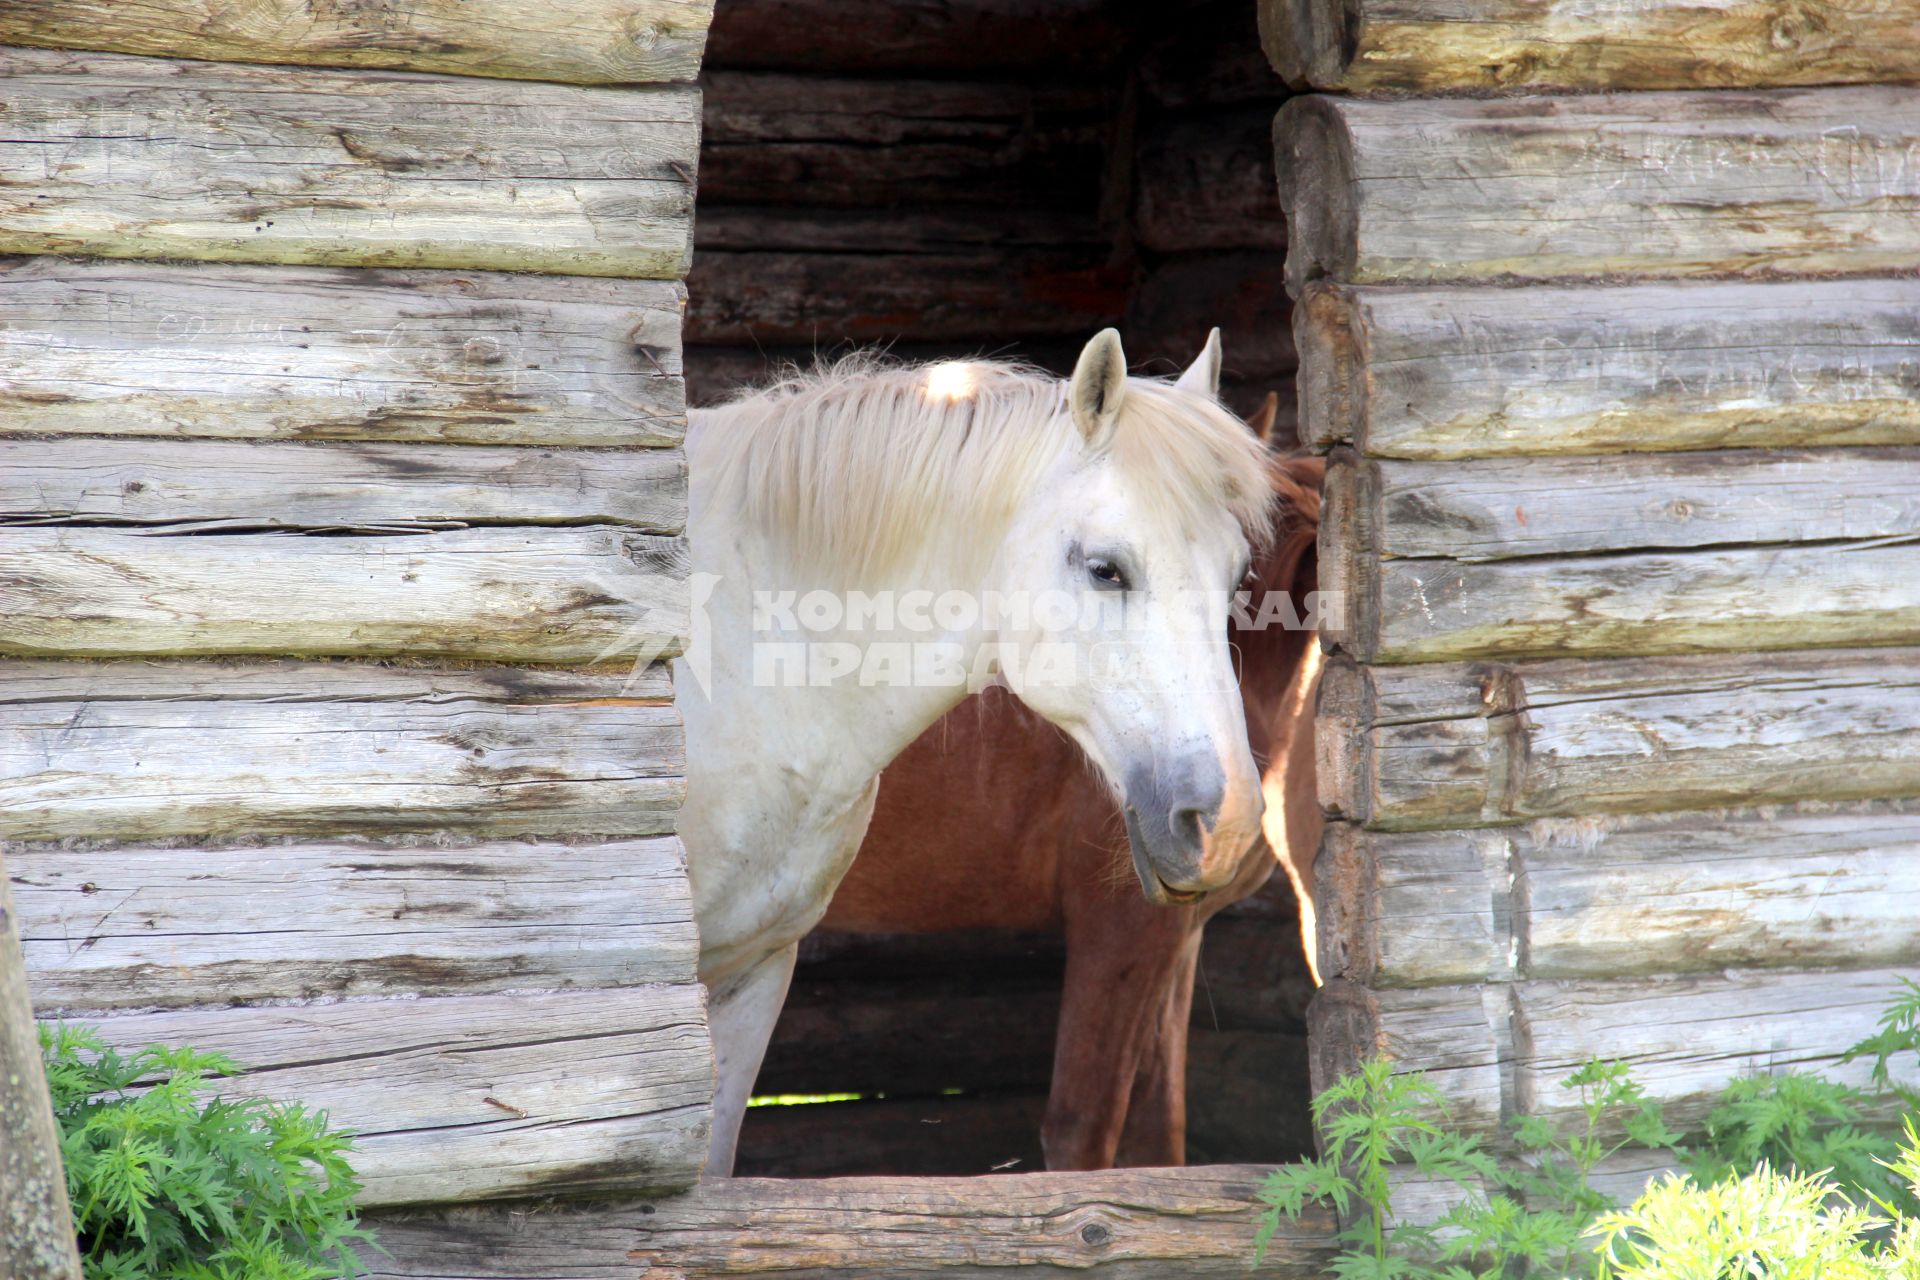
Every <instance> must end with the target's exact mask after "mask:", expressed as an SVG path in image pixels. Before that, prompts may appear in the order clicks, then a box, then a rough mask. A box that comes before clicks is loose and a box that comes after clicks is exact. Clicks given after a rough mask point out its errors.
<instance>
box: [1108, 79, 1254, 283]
mask: <svg viewBox="0 0 1920 1280" xmlns="http://www.w3.org/2000/svg"><path fill="white" fill-rule="evenodd" d="M1272 132H1273V107H1272V105H1271V104H1264V105H1261V106H1258V107H1252V108H1245V109H1240V110H1234V111H1212V112H1207V113H1205V114H1201V115H1191V116H1183V117H1180V118H1177V119H1175V120H1173V121H1171V122H1169V123H1165V124H1162V125H1160V126H1159V127H1158V128H1155V129H1152V130H1149V131H1148V133H1147V135H1146V137H1145V138H1144V139H1142V140H1141V143H1140V148H1139V153H1138V156H1137V159H1136V161H1135V164H1136V166H1137V169H1136V176H1135V180H1134V234H1135V235H1136V236H1137V237H1138V239H1139V243H1140V245H1141V247H1143V248H1147V249H1152V250H1154V251H1156V252H1159V253H1188V252H1193V251H1196V250H1201V249H1266V250H1269V251H1272V252H1276V253H1277V252H1279V251H1280V250H1283V249H1285V248H1286V247H1287V224H1286V221H1285V219H1284V218H1283V217H1282V216H1281V213H1280V198H1279V195H1278V194H1277V192H1276V189H1275V186H1274V177H1273V146H1272ZM1275 265H1276V266H1277V265H1278V264H1277V263H1276V264H1275Z"/></svg>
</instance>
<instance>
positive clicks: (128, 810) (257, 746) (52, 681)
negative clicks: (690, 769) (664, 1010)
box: [0, 661, 684, 840]
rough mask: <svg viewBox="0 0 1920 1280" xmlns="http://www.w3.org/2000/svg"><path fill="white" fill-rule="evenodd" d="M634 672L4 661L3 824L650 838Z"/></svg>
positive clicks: (655, 697) (649, 759)
mask: <svg viewBox="0 0 1920 1280" xmlns="http://www.w3.org/2000/svg"><path fill="white" fill-rule="evenodd" d="M670 701H671V692H670V690H669V688H668V684H667V677H666V674H665V671H664V668H662V667H661V666H660V665H658V664H656V665H655V666H653V667H650V668H648V669H647V670H645V671H642V672H639V673H637V674H636V675H635V676H634V677H633V680H632V683H631V685H630V684H629V682H628V677H627V673H626V672H625V671H621V670H616V671H613V672H607V673H600V672H563V671H538V670H526V669H514V668H484V667H483V668H476V669H471V670H450V671H444V670H443V671H435V670H431V669H423V668H394V667H376V666H360V665H354V664H345V663H338V664H336V663H301V662H265V663H253V664H238V665H223V664H212V663H192V662H183V663H143V662H131V661H130V662H102V663H79V662H14V663H9V664H7V665H6V666H4V667H0V726H4V731H3V732H0V837H4V838H7V839H14V840H64V839H67V838H69V837H75V836H81V837H102V838H112V839H126V840H150V839H154V838H157V837H172V836H219V837H232V836H250V835H270V834H276V833H285V834H309V833H310V834H324V833H329V832H381V831H432V830H437V829H440V828H445V827H463V828H466V829H468V830H469V831H471V832H474V833H476V837H475V838H478V836H479V835H480V834H489V835H498V836H517V835H577V834H582V833H599V834H607V835H661V834H665V833H668V832H670V831H671V830H672V827H673V815H674V812H675V810H676V809H677V808H678V807H679V804H680V799H681V795H682V792H683V789H684V784H683V781H682V774H683V769H684V765H683V760H684V747H683V745H682V738H681V732H680V722H679V717H678V716H677V715H676V714H675V712H674V710H673V708H672V706H671V705H670Z"/></svg>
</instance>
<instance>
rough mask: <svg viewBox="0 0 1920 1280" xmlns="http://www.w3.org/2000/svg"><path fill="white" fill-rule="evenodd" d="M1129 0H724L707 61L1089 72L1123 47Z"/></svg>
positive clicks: (830, 68)
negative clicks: (825, 5)
mask: <svg viewBox="0 0 1920 1280" xmlns="http://www.w3.org/2000/svg"><path fill="white" fill-rule="evenodd" d="M1135 22H1136V18H1135V15H1134V10H1133V6H1132V5H1131V4H1130V3H1129V0H1043V2H1041V3H1036V2H1035V0H941V2H940V3H932V4H929V3H924V2H916V3H910V4H902V3H900V0H836V3H835V5H834V7H833V12H832V17H831V20H823V18H822V12H821V9H820V7H819V4H818V3H817V0H729V2H728V3H726V4H723V5H720V6H719V7H718V9H717V10H716V12H715V13H714V20H713V32H712V34H711V36H710V37H709V39H708V42H707V57H706V65H707V66H709V67H729V68H731V67H757V68H767V69H773V70H791V69H794V68H806V69H808V70H811V71H814V72H816V73H818V72H857V73H861V74H868V75H871V74H875V73H893V74H901V73H906V74H914V73H929V74H936V75H938V74H948V75H951V74H954V73H958V74H960V75H962V76H979V75H981V74H982V73H983V72H984V73H1007V72H1042V73H1044V74H1046V75H1047V76H1049V77H1054V78H1069V77H1074V76H1086V75H1089V74H1097V73H1099V72H1101V71H1103V70H1105V69H1106V68H1108V67H1110V66H1111V65H1113V64H1114V63H1115V62H1117V61H1118V60H1119V59H1120V58H1121V57H1122V56H1123V55H1124V54H1125V51H1126V49H1127V44H1128V40H1129V39H1130V38H1131V36H1132V35H1133V32H1134V26H1135Z"/></svg>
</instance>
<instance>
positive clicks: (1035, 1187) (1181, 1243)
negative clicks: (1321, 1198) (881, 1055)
mask: <svg viewBox="0 0 1920 1280" xmlns="http://www.w3.org/2000/svg"><path fill="white" fill-rule="evenodd" d="M1266 1174H1267V1169H1266V1167H1263V1166H1258V1165H1224V1166H1215V1167H1213V1168H1207V1169H1128V1170H1114V1171H1111V1172H1107V1173H1091V1174H1089V1173H1072V1174H1054V1173H1031V1174H1007V1175H1005V1176H1002V1177H996V1178H938V1179H935V1178H911V1179H908V1178H835V1179H828V1180H825V1181H787V1180H781V1179H760V1178H722V1179H717V1180H714V1181H710V1182H705V1183H702V1184H701V1185H700V1186H699V1187H698V1188H696V1189H695V1190H694V1191H692V1192H690V1193H688V1194H686V1195H683V1196H675V1197H673V1198H670V1199H664V1200H654V1201H649V1202H646V1203H641V1204H607V1205H595V1206H575V1207H571V1208H565V1209H552V1210H546V1209H543V1210H540V1211H538V1212H532V1211H526V1210H516V1209H512V1208H507V1207H498V1208H470V1209H455V1210H447V1211H439V1212H435V1213H433V1214H430V1215H428V1214H414V1215H408V1216H404V1217H399V1216H389V1217H385V1218H382V1219H381V1220H380V1221H378V1222H377V1223H375V1224H374V1225H375V1227H376V1229H377V1231H378V1232H379V1236H380V1241H381V1243H382V1244H383V1245H385V1246H386V1254H387V1256H378V1257H370V1258H368V1259H367V1265H368V1267H369V1273H370V1280H400V1278H401V1277H426V1276H432V1277H436V1280H509V1278H511V1277H521V1276H531V1275H542V1276H557V1275H577V1276H586V1275H593V1274H595V1273H596V1272H599V1273H603V1274H622V1273H626V1272H631V1271H632V1270H634V1269H635V1268H636V1267H647V1268H652V1270H653V1271H654V1272H658V1273H660V1274H664V1275H672V1276H675V1277H682V1278H684V1280H710V1278H713V1277H722V1276H744V1275H766V1274H770V1273H771V1274H778V1275H780V1276H782V1277H786V1278H788V1280H852V1277H856V1276H876V1275H886V1276H919V1275H934V1276H939V1277H942V1278H943V1280H998V1278H999V1277H1002V1276H1004V1275H1006V1274H1007V1271H1008V1270H1009V1269H1010V1268H1014V1267H1033V1268H1046V1269H1049V1270H1055V1271H1071V1272H1072V1273H1074V1274H1076V1275H1086V1276H1088V1277H1091V1278H1092V1280H1159V1278H1161V1277H1165V1276H1167V1275H1170V1274H1178V1275H1180V1276H1181V1277H1183V1280H1230V1278H1237V1277H1242V1276H1248V1275H1252V1276H1256V1277H1260V1276H1270V1277H1276V1278H1278V1277H1299V1278H1300V1280H1308V1278H1309V1277H1312V1278H1314V1280H1317V1278H1318V1277H1319V1276H1321V1275H1322V1274H1323V1268H1324V1266H1325V1264H1326V1263H1327V1261H1328V1260H1329V1259H1330V1257H1331V1254H1332V1251H1333V1250H1332V1234H1333V1231H1334V1224H1333V1220H1332V1216H1331V1215H1330V1214H1327V1213H1324V1212H1322V1211H1319V1210H1317V1209H1311V1210H1309V1211H1308V1212H1307V1214H1306V1215H1304V1216H1303V1217H1302V1219H1301V1220H1300V1221H1299V1222H1297V1223H1288V1224H1283V1225H1282V1227H1281V1230H1280V1234H1279V1235H1278V1236H1277V1237H1276V1238H1275V1240H1274V1242H1273V1245H1272V1246H1271V1247H1270V1248H1269V1249H1268V1251H1267V1258H1266V1263H1265V1265H1264V1266H1262V1267H1259V1268H1256V1269H1253V1270H1251V1271H1250V1270H1249V1269H1248V1264H1249V1263H1250V1262H1251V1261H1252V1243H1251V1242H1252V1239H1253V1231H1254V1223H1255V1217H1256V1213H1255V1205H1254V1201H1253V1194H1254V1191H1255V1190H1256V1189H1257V1188H1258V1186H1259V1185H1260V1183H1261V1181H1262V1180H1263V1179H1264V1178H1265V1177H1266Z"/></svg>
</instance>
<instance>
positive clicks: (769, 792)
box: [679, 511, 978, 978]
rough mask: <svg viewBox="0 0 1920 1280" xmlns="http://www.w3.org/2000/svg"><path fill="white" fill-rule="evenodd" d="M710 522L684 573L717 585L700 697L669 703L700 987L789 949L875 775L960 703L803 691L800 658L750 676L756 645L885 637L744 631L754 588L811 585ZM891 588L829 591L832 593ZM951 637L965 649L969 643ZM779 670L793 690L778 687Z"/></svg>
mask: <svg viewBox="0 0 1920 1280" xmlns="http://www.w3.org/2000/svg"><path fill="white" fill-rule="evenodd" d="M713 517H714V513H712V512H710V511H709V512H704V513H702V515H701V517H700V519H699V520H698V521H697V522H696V525H695V527H694V528H693V529H692V531H691V532H692V534H693V537H692V539H691V541H692V546H693V549H694V556H695V569H696V570H697V571H699V572H704V573H712V574H715V575H717V576H718V579H719V582H718V585H717V586H716V587H715V589H714V591H713V594H712V596H711V597H710V598H709V600H708V602H707V606H706V607H707V611H708V618H709V623H708V625H709V628H710V631H709V635H710V637H711V642H710V653H709V659H708V660H709V663H710V666H709V672H708V680H707V692H706V693H705V694H701V693H699V692H698V691H696V690H694V689H691V688H687V687H683V688H681V689H680V692H679V700H680V704H681V711H682V714H683V716H684V717H685V720H686V726H687V756H688V789H687V803H686V806H685V808H684V809H683V811H682V821H681V830H682V836H683V838H684V840H685V842H686V845H687V852H688V858H689V865H690V868H691V870H692V872H693V880H694V890H695V897H696V902H695V905H696V909H697V910H698V912H699V913H700V922H701V943H702V950H703V962H702V967H703V970H706V971H709V972H708V976H709V978H712V977H714V976H715V974H716V973H717V972H718V971H719V970H723V969H724V968H726V967H727V966H728V965H729V964H730V963H731V962H732V961H733V960H734V959H738V960H740V961H741V962H745V961H747V960H750V959H751V956H750V955H749V954H748V953H749V952H752V951H757V950H761V949H763V948H764V947H765V946H766V945H767V944H768V942H769V941H773V942H785V941H795V940H797V939H798V937H799V936H800V935H801V934H803V933H804V932H805V931H806V930H807V929H808V928H810V927H811V926H812V924H813V922H814V921H815V920H816V919H817V918H818V917H819V915H820V914H821V913H823V912H824V911H825V910H826V906H827V903H828V901H829V900H830V899H831V898H832V895H833V890H834V887H835V886H836V885H837V884H838V882H839V879H840V876H841V875H842V874H843V873H844V872H845V870H846V867H847V865H848V864H849V863H850V862H851V861H852V858H853V855H854V853H855V852H856V851H857V850H858V848H859V845H860V839H861V837H862V835H863V834H864V833H865V830H866V826H867V822H868V819H869V817H870V816H871V812H872V803H873V795H874V790H875V784H876V780H877V777H878V774H879V772H880V770H881V769H882V768H884V767H885V766H886V765H887V763H888V762H889V761H891V760H892V759H893V757H894V756H896V755H898V754H899V753H900V752H901V751H902V750H904V749H905V748H906V747H907V745H908V744H909V743H911V742H912V741H913V740H914V739H915V738H916V737H918V736H919V735H920V733H921V732H922V731H924V730H925V729H926V728H927V727H928V726H930V725H932V724H933V723H934V721H936V720H938V719H939V718H940V716H942V715H943V714H945V712H946V711H947V710H949V709H950V708H951V707H952V706H954V705H955V704H956V703H958V702H959V700H960V698H961V697H962V696H964V693H965V690H964V689H961V688H941V687H925V686H919V685H916V684H915V683H914V682H913V681H911V680H908V681H903V682H898V683H892V682H889V683H880V684H873V683H866V684H863V683H862V682H861V681H859V680H858V679H856V678H852V677H846V676H843V677H841V678H840V679H839V680H837V681H835V682H834V683H832V684H830V685H824V686H822V685H815V684H811V683H808V682H807V672H806V669H805V666H804V661H802V665H800V666H798V667H789V666H785V665H776V666H774V667H773V668H772V670H773V671H774V673H775V674H776V675H777V676H778V677H779V678H778V679H776V680H775V681H774V682H773V683H771V684H769V683H768V682H767V681H766V680H765V679H764V678H757V677H764V676H765V675H766V674H767V673H768V671H769V665H768V663H767V662H766V660H765V654H764V652H763V653H762V654H761V655H760V658H761V661H760V663H759V667H758V670H756V653H755V648H756V645H757V644H759V645H765V644H768V643H774V644H783V643H784V644H792V643H795V642H798V643H803V644H815V645H830V644H836V643H842V642H852V643H856V644H865V643H868V642H872V641H875V640H887V639H889V638H890V637H887V636H885V635H876V634H870V633H862V634H845V633H831V632H818V633H815V632H807V633H803V634H801V635H770V634H768V633H767V632H766V631H764V630H762V631H756V630H755V627H754V623H755V618H754V606H755V599H754V593H755V590H756V588H757V589H759V590H762V591H775V592H781V591H789V590H792V591H796V592H797V593H798V594H799V595H804V594H805V593H806V590H807V588H808V586H809V583H808V582H807V581H806V580H805V579H804V578H801V577H798V576H796V575H795V574H794V573H792V572H790V571H789V570H788V568H787V567H785V566H783V565H782V564H781V563H780V549H779V548H778V547H777V546H774V545H770V544H768V543H767V542H766V540H764V539H758V538H756V537H754V536H753V535H750V534H743V533H741V532H740V531H739V530H731V529H727V528H725V527H724V522H715V521H714V518H713ZM897 586H898V584H895V583H877V582H875V583H865V584H858V583H856V584H840V585H838V586H836V588H835V590H836V591H842V590H864V591H867V592H869V593H874V592H877V591H881V590H888V589H894V588H896V587H897ZM899 638H900V639H903V640H909V641H910V640H913V639H918V640H923V641H924V640H929V639H934V638H936V637H932V636H926V635H919V636H911V637H908V636H903V637H899ZM962 639H963V643H966V642H968V641H971V643H973V644H977V639H978V638H977V637H969V638H962ZM788 652H789V653H791V652H792V651H791V650H789V651H788ZM968 653H969V658H970V657H971V648H970V647H969V650H968ZM788 660H789V661H791V659H788ZM789 672H792V673H794V674H797V675H798V676H799V678H800V683H798V684H791V683H788V682H787V674H788V673H789ZM682 683H683V684H685V683H686V682H684V681H683V682H682ZM789 935H791V936H790V937H789ZM730 948H733V949H737V950H738V951H739V955H738V956H733V955H731V954H730V953H729V949H730Z"/></svg>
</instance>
